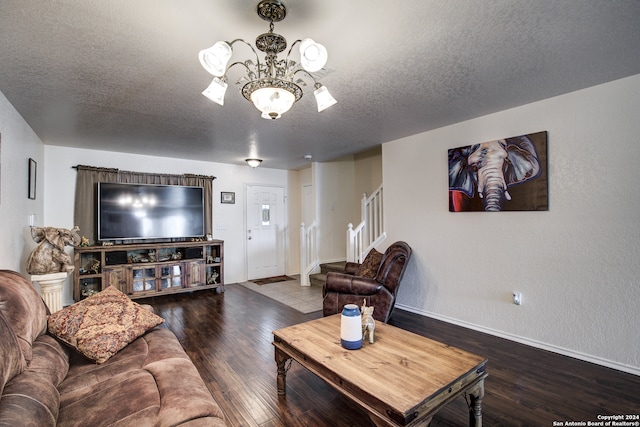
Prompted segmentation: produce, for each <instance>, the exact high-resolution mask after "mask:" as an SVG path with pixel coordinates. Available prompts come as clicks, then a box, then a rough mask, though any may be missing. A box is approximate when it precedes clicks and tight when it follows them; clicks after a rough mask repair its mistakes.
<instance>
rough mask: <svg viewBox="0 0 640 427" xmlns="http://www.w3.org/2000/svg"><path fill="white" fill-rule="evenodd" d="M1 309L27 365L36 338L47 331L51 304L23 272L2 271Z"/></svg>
mask: <svg viewBox="0 0 640 427" xmlns="http://www.w3.org/2000/svg"><path fill="white" fill-rule="evenodd" d="M0 282H1V283H2V286H0V312H2V315H3V316H4V318H5V319H6V321H7V323H8V325H9V326H10V327H11V329H13V331H14V332H15V335H16V338H17V340H18V344H19V346H20V351H21V352H22V356H23V357H24V360H25V362H26V364H28V363H29V362H30V361H31V346H32V345H33V341H34V340H35V339H36V338H37V337H38V336H40V335H42V334H44V333H46V331H47V306H46V305H45V303H44V302H43V301H42V298H40V295H39V294H38V291H37V290H36V288H35V287H34V286H33V284H32V283H31V281H30V280H29V279H27V278H26V277H25V276H23V275H22V274H20V273H16V272H15V271H9V270H0Z"/></svg>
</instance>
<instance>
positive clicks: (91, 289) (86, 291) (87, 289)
mask: <svg viewBox="0 0 640 427" xmlns="http://www.w3.org/2000/svg"><path fill="white" fill-rule="evenodd" d="M80 293H81V294H82V296H83V297H84V298H86V297H90V296H91V295H93V294H97V293H98V290H97V289H96V288H95V286H93V285H84V286H82V291H81V292H80Z"/></svg>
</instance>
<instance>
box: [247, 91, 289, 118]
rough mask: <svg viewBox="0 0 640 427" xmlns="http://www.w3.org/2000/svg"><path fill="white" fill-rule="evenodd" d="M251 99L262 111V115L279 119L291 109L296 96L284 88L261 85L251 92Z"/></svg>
mask: <svg viewBox="0 0 640 427" xmlns="http://www.w3.org/2000/svg"><path fill="white" fill-rule="evenodd" d="M251 101H252V102H253V105H255V107H256V108H257V109H258V110H260V111H261V112H262V117H264V118H268V119H279V118H280V117H281V116H282V115H283V114H284V113H286V112H287V111H289V110H290V109H291V107H292V106H293V103H294V102H295V101H296V97H295V96H294V95H293V94H292V93H291V92H289V91H286V90H284V89H279V88H274V87H263V88H261V89H258V90H255V91H254V92H253V93H252V94H251Z"/></svg>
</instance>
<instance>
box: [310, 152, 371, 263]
mask: <svg viewBox="0 0 640 427" xmlns="http://www.w3.org/2000/svg"><path fill="white" fill-rule="evenodd" d="M354 183H355V171H354V162H353V156H345V157H344V158H342V159H338V160H336V161H332V162H325V163H314V164H313V188H314V191H315V195H316V215H317V217H316V221H317V224H318V257H319V258H320V262H331V261H339V260H345V259H346V255H347V242H346V233H347V225H348V224H349V223H354V224H357V223H358V222H360V221H359V218H360V213H359V212H356V211H355V209H354V206H355V205H354V202H353V200H354V194H355V192H354ZM355 197H356V198H357V197H359V196H357V195H356V196H355Z"/></svg>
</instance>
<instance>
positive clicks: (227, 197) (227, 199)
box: [220, 191, 236, 204]
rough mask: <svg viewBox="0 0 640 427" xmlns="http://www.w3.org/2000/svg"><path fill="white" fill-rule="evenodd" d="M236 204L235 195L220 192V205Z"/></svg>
mask: <svg viewBox="0 0 640 427" xmlns="http://www.w3.org/2000/svg"><path fill="white" fill-rule="evenodd" d="M235 202H236V193H233V192H229V191H222V192H220V203H228V204H234V203H235Z"/></svg>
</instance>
